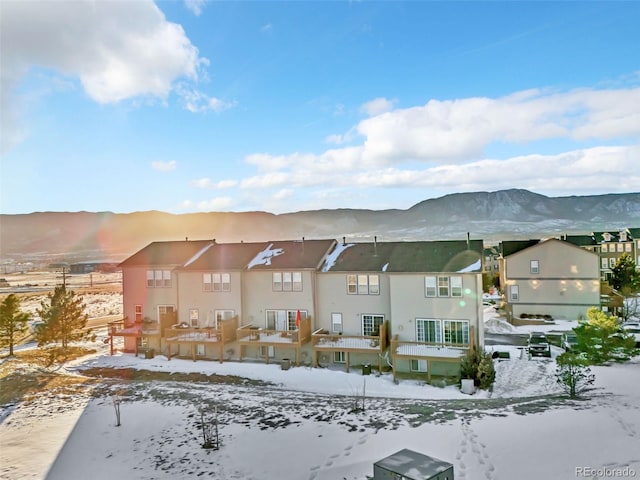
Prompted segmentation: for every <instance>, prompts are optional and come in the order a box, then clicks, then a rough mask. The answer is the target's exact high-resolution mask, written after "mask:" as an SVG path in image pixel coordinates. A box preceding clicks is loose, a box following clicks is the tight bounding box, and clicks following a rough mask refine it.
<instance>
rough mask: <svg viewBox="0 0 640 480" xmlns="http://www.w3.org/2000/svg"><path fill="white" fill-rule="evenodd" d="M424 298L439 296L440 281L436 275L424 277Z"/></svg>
mask: <svg viewBox="0 0 640 480" xmlns="http://www.w3.org/2000/svg"><path fill="white" fill-rule="evenodd" d="M424 296H425V297H437V296H438V281H437V280H436V277H435V275H430V276H427V277H424Z"/></svg>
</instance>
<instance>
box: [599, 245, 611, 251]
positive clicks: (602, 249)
mask: <svg viewBox="0 0 640 480" xmlns="http://www.w3.org/2000/svg"><path fill="white" fill-rule="evenodd" d="M608 250H609V248H608V247H607V244H606V243H603V244H602V246H601V247H600V251H602V252H604V253H607V252H608Z"/></svg>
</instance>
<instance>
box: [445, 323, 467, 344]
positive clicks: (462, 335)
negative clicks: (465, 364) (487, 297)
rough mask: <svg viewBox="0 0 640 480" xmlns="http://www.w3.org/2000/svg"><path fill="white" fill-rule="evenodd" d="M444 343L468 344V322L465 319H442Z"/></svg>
mask: <svg viewBox="0 0 640 480" xmlns="http://www.w3.org/2000/svg"><path fill="white" fill-rule="evenodd" d="M443 323H444V341H445V343H459V344H463V345H469V322H468V321H467V320H444V321H443Z"/></svg>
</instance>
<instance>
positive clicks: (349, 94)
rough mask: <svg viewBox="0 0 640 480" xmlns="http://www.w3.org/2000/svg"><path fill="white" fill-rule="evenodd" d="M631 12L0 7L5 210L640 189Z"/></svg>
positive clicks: (639, 91) (313, 203) (191, 4)
mask: <svg viewBox="0 0 640 480" xmlns="http://www.w3.org/2000/svg"><path fill="white" fill-rule="evenodd" d="M638 24H640V2H579V1H575V2H565V1H562V2H552V1H549V2H520V1H514V2H506V1H504V2H503V1H493V2H469V3H467V2H429V1H424V2H401V1H398V2H391V1H386V2H377V1H334V2H319V1H280V2H270V1H259V2H250V1H239V2H230V1H205V0H185V1H183V2H179V1H165V2H157V3H154V2H153V1H150V0H135V1H105V0H93V1H90V0H74V1H66V0H49V1H40V0H30V1H18V0H0V78H1V90H0V107H1V117H0V155H1V157H0V160H1V163H0V169H1V170H0V190H1V193H0V213H3V214H21V213H30V212H35V211H113V212H118V213H126V212H134V211H145V210H161V211H166V212H172V213H188V212H204V211H254V210H260V211H268V212H273V213H284V212H292V211H300V210H316V209H322V208H330V209H334V208H367V209H375V210H380V209H387V208H399V209H406V208H410V207H411V206H412V205H414V204H416V203H418V202H420V201H422V200H425V199H429V198H437V197H441V196H443V195H447V194H451V193H459V192H476V191H496V190H502V189H508V188H523V189H528V190H531V191H533V192H536V193H540V194H543V195H547V196H551V197H555V196H570V195H596V194H604V193H628V192H638V191H640V187H639V186H640V169H639V168H638V167H637V164H638V163H637V162H638V158H639V157H640V55H639V54H638V51H639V46H640V29H638V28H637V25H638Z"/></svg>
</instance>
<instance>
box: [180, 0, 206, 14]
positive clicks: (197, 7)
mask: <svg viewBox="0 0 640 480" xmlns="http://www.w3.org/2000/svg"><path fill="white" fill-rule="evenodd" d="M205 4H206V0H184V6H185V7H187V10H189V11H190V12H191V13H193V14H194V15H195V16H196V17H199V16H200V15H202V10H203V9H204V6H205Z"/></svg>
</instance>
